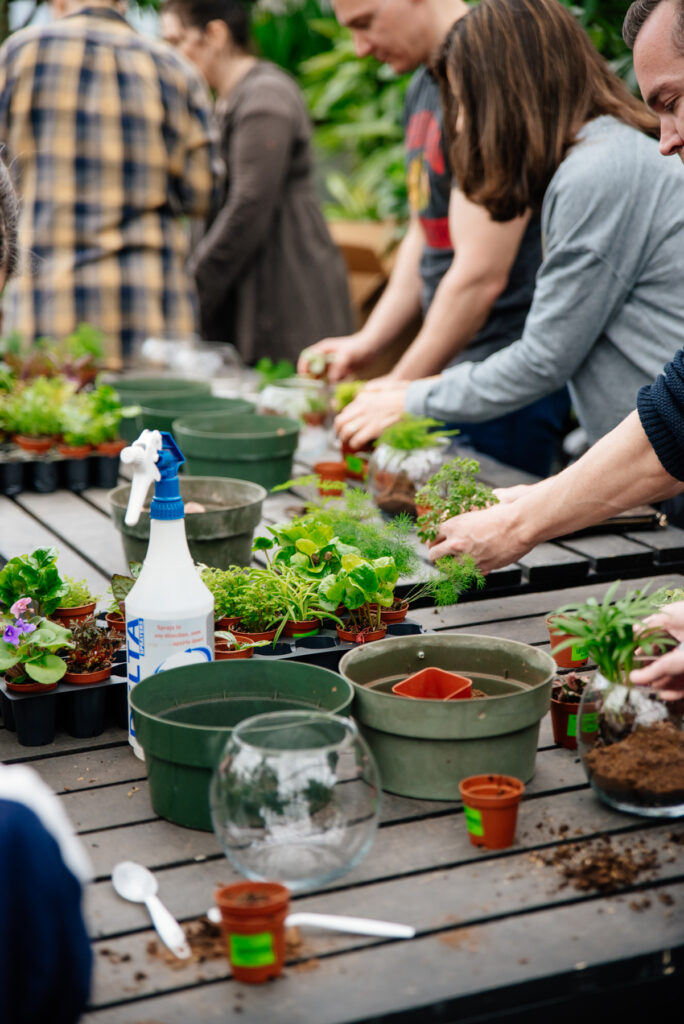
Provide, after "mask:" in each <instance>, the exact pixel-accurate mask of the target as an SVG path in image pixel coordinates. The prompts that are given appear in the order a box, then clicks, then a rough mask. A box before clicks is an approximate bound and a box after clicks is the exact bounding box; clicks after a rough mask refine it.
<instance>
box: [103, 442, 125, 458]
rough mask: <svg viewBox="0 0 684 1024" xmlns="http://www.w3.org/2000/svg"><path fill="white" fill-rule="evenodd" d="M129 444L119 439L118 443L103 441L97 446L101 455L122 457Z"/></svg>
mask: <svg viewBox="0 0 684 1024" xmlns="http://www.w3.org/2000/svg"><path fill="white" fill-rule="evenodd" d="M127 444H128V441H123V440H122V439H121V438H118V439H117V440H116V441H102V442H101V443H100V444H98V445H97V450H98V452H99V453H100V455H109V456H113V455H120V454H121V452H122V451H123V450H124V448H125V447H126V446H127Z"/></svg>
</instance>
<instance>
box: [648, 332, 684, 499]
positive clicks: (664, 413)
mask: <svg viewBox="0 0 684 1024" xmlns="http://www.w3.org/2000/svg"><path fill="white" fill-rule="evenodd" d="M637 409H638V411H639V418H640V419H641V425H642V427H643V428H644V430H645V432H646V435H647V437H648V439H649V441H650V442H651V444H652V445H653V448H654V451H655V453H656V455H657V456H658V458H659V459H660V461H661V463H662V465H663V467H664V468H665V469H666V470H667V472H668V473H669V474H670V476H674V477H676V479H677V480H684V348H680V349H679V351H678V352H677V353H676V355H675V357H674V359H673V360H672V362H671V363H667V364H666V365H665V368H664V370H663V372H662V373H660V374H658V376H657V377H656V379H655V381H654V382H653V384H647V385H646V386H645V387H643V388H641V389H640V391H639V394H638V396H637Z"/></svg>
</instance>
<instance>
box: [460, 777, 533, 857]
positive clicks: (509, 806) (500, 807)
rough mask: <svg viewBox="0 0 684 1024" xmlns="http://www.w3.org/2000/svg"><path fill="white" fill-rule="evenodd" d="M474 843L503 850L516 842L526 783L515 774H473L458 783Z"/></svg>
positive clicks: (471, 839) (489, 848)
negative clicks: (521, 802)
mask: <svg viewBox="0 0 684 1024" xmlns="http://www.w3.org/2000/svg"><path fill="white" fill-rule="evenodd" d="M458 788H459V790H460V792H461V799H462V800H463V810H464V811H465V819H466V826H467V829H468V837H469V839H470V842H471V843H472V844H473V846H485V847H486V848H487V849H488V850H504V849H505V848H506V847H507V846H510V845H511V844H512V843H513V839H514V837H515V826H516V823H517V820H518V804H519V803H520V799H521V797H522V795H523V791H524V789H525V786H524V785H523V783H522V782H521V781H520V779H516V778H514V776H512V775H470V776H469V777H468V778H467V779H462V780H461V782H459V784H458Z"/></svg>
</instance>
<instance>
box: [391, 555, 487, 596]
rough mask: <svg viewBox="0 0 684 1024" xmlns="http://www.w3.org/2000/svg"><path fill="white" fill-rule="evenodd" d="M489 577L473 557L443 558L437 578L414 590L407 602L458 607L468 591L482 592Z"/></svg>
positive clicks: (437, 567) (435, 568) (438, 563)
mask: <svg viewBox="0 0 684 1024" xmlns="http://www.w3.org/2000/svg"><path fill="white" fill-rule="evenodd" d="M485 582H486V581H485V577H484V575H483V574H482V573H481V572H480V569H479V568H478V565H477V562H476V561H475V559H474V558H473V557H472V556H471V555H460V556H459V557H458V558H456V557H455V556H454V555H443V556H442V558H438V559H437V561H436V562H435V564H434V574H433V575H432V576H429V577H428V578H427V579H425V580H421V581H420V583H417V584H416V585H415V586H414V587H411V589H410V590H409V592H408V593H407V594H406V596H405V598H404V600H405V601H408V602H409V604H417V602H418V601H423V602H425V601H429V602H430V604H434V605H437V607H438V608H444V607H446V606H447V605H450V604H456V603H457V602H458V600H459V598H460V597H461V594H465V592H466V591H467V590H471V589H472V588H473V587H475V589H476V590H482V588H483V587H484V585H485Z"/></svg>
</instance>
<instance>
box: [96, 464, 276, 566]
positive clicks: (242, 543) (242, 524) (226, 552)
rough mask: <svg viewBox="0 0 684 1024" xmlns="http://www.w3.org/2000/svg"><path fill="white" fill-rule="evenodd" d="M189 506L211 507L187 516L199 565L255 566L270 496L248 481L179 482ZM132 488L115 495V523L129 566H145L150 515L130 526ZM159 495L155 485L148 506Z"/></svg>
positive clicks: (185, 479) (203, 479)
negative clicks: (255, 539)
mask: <svg viewBox="0 0 684 1024" xmlns="http://www.w3.org/2000/svg"><path fill="white" fill-rule="evenodd" d="M179 485H180V492H181V497H182V499H183V501H184V502H188V501H197V502H199V503H200V504H201V505H206V506H209V507H208V508H207V511H206V512H192V513H188V514H187V515H186V517H185V533H186V536H187V538H188V547H189V548H190V554H191V555H192V557H193V559H194V561H195V562H202V563H203V564H204V565H213V566H216V567H217V568H218V569H227V568H228V566H229V565H249V563H250V560H251V557H252V539H253V537H254V530H255V528H256V526H257V524H258V523H259V522H260V520H261V508H262V505H263V502H264V498H266V496H267V491H266V490H264V488H263V487H260V486H259V485H258V484H252V483H248V482H247V481H245V480H230V479H226V478H225V477H218V476H196V477H193V476H181V477H179ZM130 493H131V485H130V484H123V485H122V486H121V487H115V488H114V490H113V491H110V492H109V502H110V505H111V509H112V518H113V520H114V524H115V526H116V528H117V530H119V532H120V533H121V540H122V543H123V547H124V552H125V555H126V561H127V562H142V561H143V560H144V558H145V555H146V554H147V545H148V542H149V539H150V513H149V511H146V510H143V511H142V512H141V513H140V518H139V520H138V522H137V523H136V524H135V525H134V526H129V525H128V524H127V523H126V522H124V516H125V515H126V508H127V506H128V498H129V495H130ZM153 494H154V486H152V487H151V488H150V490H149V492H148V495H147V501H146V504H148V502H149V501H150V499H151V498H152V495H153Z"/></svg>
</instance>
